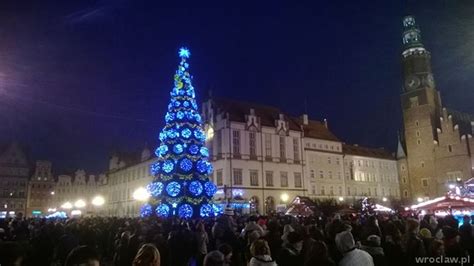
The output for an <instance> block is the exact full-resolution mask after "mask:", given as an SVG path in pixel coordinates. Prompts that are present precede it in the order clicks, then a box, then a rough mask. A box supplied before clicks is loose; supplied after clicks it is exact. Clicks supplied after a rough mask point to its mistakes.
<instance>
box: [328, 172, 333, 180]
mask: <svg viewBox="0 0 474 266" xmlns="http://www.w3.org/2000/svg"><path fill="white" fill-rule="evenodd" d="M328 176H329V178H330V179H332V171H329V172H328Z"/></svg>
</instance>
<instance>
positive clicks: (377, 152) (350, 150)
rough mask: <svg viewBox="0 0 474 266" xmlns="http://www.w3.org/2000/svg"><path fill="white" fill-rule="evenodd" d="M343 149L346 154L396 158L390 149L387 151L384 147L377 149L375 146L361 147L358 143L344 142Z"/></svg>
mask: <svg viewBox="0 0 474 266" xmlns="http://www.w3.org/2000/svg"><path fill="white" fill-rule="evenodd" d="M342 151H343V153H345V154H351V155H357V156H364V157H375V158H380V159H388V160H395V157H394V156H393V155H392V154H391V153H390V152H389V151H386V150H384V149H382V148H379V149H375V148H368V147H361V146H356V145H349V144H343V145H342Z"/></svg>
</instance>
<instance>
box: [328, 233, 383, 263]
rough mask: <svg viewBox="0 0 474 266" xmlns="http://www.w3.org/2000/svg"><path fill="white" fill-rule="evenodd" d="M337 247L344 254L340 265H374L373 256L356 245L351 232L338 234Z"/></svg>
mask: <svg viewBox="0 0 474 266" xmlns="http://www.w3.org/2000/svg"><path fill="white" fill-rule="evenodd" d="M336 247H337V249H338V250H339V252H341V254H342V255H343V257H342V260H341V261H339V266H374V261H373V259H372V256H370V254H369V253H367V252H366V251H363V250H360V249H358V248H357V247H356V245H355V242H354V237H353V236H352V234H351V232H349V231H343V232H341V233H339V234H337V235H336Z"/></svg>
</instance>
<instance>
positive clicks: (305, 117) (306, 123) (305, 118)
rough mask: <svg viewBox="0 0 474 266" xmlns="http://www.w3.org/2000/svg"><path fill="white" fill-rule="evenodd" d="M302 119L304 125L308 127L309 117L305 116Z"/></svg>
mask: <svg viewBox="0 0 474 266" xmlns="http://www.w3.org/2000/svg"><path fill="white" fill-rule="evenodd" d="M302 118H303V125H305V126H306V125H308V115H307V114H303V116H302Z"/></svg>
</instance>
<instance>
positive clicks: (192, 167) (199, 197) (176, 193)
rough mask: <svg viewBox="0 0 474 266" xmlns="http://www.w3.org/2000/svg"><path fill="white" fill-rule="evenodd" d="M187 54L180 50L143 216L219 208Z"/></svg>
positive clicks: (181, 214)
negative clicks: (214, 200)
mask: <svg viewBox="0 0 474 266" xmlns="http://www.w3.org/2000/svg"><path fill="white" fill-rule="evenodd" d="M189 56H190V52H189V50H188V49H186V48H181V49H180V50H179V57H180V58H181V62H180V63H179V66H178V70H177V71H176V74H175V75H174V88H173V90H172V91H171V100H170V103H169V104H168V112H167V113H166V115H165V122H166V125H165V127H164V128H163V130H162V131H161V133H160V136H159V138H160V146H159V147H158V148H157V149H156V155H157V156H158V161H157V162H156V163H154V164H153V165H152V166H151V172H152V174H153V176H154V180H153V182H152V183H150V184H149V185H148V187H147V190H148V193H149V194H150V196H151V197H150V200H149V202H148V203H147V204H145V205H144V206H143V207H142V209H141V214H142V216H149V215H153V214H156V215H157V216H160V217H170V216H179V217H180V218H193V217H209V216H213V215H215V214H216V212H217V211H218V208H217V207H216V206H215V205H214V204H212V202H211V199H212V196H213V195H214V194H215V193H216V186H215V185H214V183H212V182H211V181H210V180H209V175H210V174H211V173H212V165H211V164H210V163H209V161H208V157H209V151H208V149H207V148H206V147H205V139H206V137H205V134H204V131H203V127H202V120H201V115H200V114H199V111H198V105H197V103H196V98H195V91H194V87H193V85H192V84H191V79H192V77H191V75H190V74H189V70H188V69H189V64H188V63H187V59H188V58H189Z"/></svg>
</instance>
